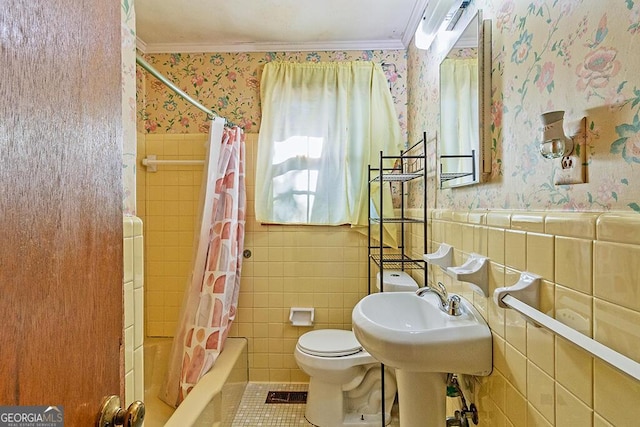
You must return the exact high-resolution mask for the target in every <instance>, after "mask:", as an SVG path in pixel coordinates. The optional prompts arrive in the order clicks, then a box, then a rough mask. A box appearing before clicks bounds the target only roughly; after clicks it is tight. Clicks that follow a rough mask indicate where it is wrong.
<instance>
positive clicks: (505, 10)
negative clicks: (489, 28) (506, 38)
mask: <svg viewBox="0 0 640 427" xmlns="http://www.w3.org/2000/svg"><path fill="white" fill-rule="evenodd" d="M514 8H515V4H514V2H513V1H507V2H505V3H504V4H503V5H502V7H501V8H500V10H499V11H498V15H497V16H496V27H497V28H498V29H499V30H502V29H505V30H510V29H511V22H512V19H511V14H512V13H513V9H514Z"/></svg>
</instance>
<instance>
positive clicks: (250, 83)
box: [245, 77, 260, 89]
mask: <svg viewBox="0 0 640 427" xmlns="http://www.w3.org/2000/svg"><path fill="white" fill-rule="evenodd" d="M245 85H247V87H249V88H252V89H257V88H258V87H260V81H259V80H258V79H257V78H256V77H249V78H247V79H246V80H245Z"/></svg>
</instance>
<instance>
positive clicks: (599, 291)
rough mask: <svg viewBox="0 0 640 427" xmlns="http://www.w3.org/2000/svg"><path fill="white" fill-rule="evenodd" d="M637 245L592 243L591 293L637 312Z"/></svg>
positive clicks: (639, 291)
mask: <svg viewBox="0 0 640 427" xmlns="http://www.w3.org/2000/svg"><path fill="white" fill-rule="evenodd" d="M639 259H640V246H636V245H627V244H619V243H609V242H600V241H597V242H595V250H594V255H593V260H594V272H593V273H594V274H593V294H594V295H595V296H597V297H598V298H601V299H604V300H607V301H609V302H612V303H614V304H619V305H621V306H623V307H627V308H630V309H632V310H636V311H640V286H638V282H639V281H640V263H639V262H638V260H639Z"/></svg>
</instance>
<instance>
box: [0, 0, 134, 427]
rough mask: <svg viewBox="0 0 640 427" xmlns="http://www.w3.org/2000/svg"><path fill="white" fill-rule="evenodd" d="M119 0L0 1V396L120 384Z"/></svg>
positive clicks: (53, 398) (93, 402) (57, 397)
mask: <svg viewBox="0 0 640 427" xmlns="http://www.w3.org/2000/svg"><path fill="white" fill-rule="evenodd" d="M120 46H121V42H120V2H119V1H88V2H77V1H73V0H32V1H24V0H3V1H1V2H0V104H1V106H0V111H1V114H0V319H2V320H1V322H0V406H15V405H52V406H54V405H60V406H63V409H64V420H65V423H64V425H65V426H91V425H94V423H95V419H96V414H97V412H98V409H99V406H100V402H101V399H102V397H103V396H105V395H109V394H116V395H122V388H123V386H122V377H123V375H122V362H121V359H122V356H121V346H122V322H123V320H122V319H123V309H122V307H123V303H122V208H121V203H122V202H121V199H122V197H121V194H122V189H121V187H122V183H121V181H122V178H121V168H122V130H121V129H122V124H121V122H122V118H121V96H122V95H121V93H122V89H121V83H120V80H121V74H122V72H121V65H120V64H121V60H120Z"/></svg>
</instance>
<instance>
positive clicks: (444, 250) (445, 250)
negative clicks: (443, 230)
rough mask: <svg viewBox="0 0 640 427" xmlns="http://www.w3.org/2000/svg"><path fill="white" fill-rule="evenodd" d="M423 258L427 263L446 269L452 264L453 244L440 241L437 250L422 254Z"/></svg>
mask: <svg viewBox="0 0 640 427" xmlns="http://www.w3.org/2000/svg"><path fill="white" fill-rule="evenodd" d="M423 259H424V260H425V261H426V262H427V263H429V264H434V265H439V266H440V267H442V268H443V269H446V268H447V267H450V266H451V265H453V246H451V245H447V244H446V243H441V244H440V247H439V248H438V250H437V251H435V252H434V253H431V254H424V256H423Z"/></svg>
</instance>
